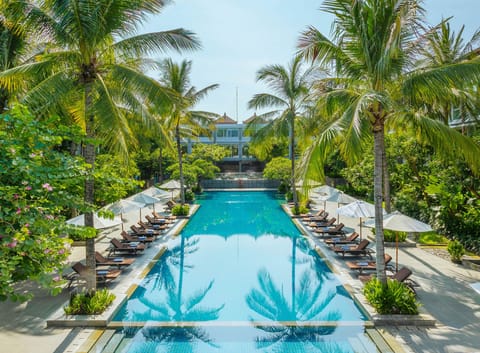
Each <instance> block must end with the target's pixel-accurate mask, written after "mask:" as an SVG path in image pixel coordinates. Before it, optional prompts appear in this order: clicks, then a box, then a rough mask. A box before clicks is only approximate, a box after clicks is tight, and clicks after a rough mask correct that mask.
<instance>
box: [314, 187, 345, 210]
mask: <svg viewBox="0 0 480 353" xmlns="http://www.w3.org/2000/svg"><path fill="white" fill-rule="evenodd" d="M310 192H311V193H312V198H315V199H318V200H320V201H323V209H325V208H326V207H327V199H328V198H329V197H332V196H333V195H337V194H338V193H340V192H341V191H340V190H338V189H336V188H334V187H331V186H329V185H322V186H318V187H316V188H313V189H312V190H310Z"/></svg>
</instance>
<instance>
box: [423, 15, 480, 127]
mask: <svg viewBox="0 0 480 353" xmlns="http://www.w3.org/2000/svg"><path fill="white" fill-rule="evenodd" d="M464 29H465V26H462V27H461V28H460V30H459V32H458V33H455V31H453V30H452V29H451V28H450V22H449V20H446V21H442V22H441V23H440V24H439V25H438V26H435V27H434V28H433V29H432V30H431V31H430V32H429V33H427V35H426V36H425V38H424V45H423V46H422V47H421V50H420V55H421V58H420V60H419V61H418V63H417V66H419V67H422V68H429V67H438V66H445V65H451V64H456V63H461V62H464V61H468V60H471V59H474V58H475V57H477V58H478V56H479V55H480V48H479V44H480V30H478V29H477V30H476V31H475V33H473V35H472V37H471V38H470V39H469V40H468V41H466V42H465V41H464V39H463V32H464ZM452 103H453V104H455V109H454V105H453V104H452ZM431 110H432V111H434V112H438V118H439V119H440V120H442V121H443V122H444V124H446V125H448V124H449V123H450V119H451V118H453V116H452V115H453V113H454V110H458V111H459V114H460V116H461V119H462V121H465V118H466V117H468V116H470V117H472V118H473V119H476V117H477V116H478V84H476V85H474V86H473V87H467V88H466V90H464V91H461V92H458V93H457V99H456V101H455V102H441V104H437V105H433V106H432V107H431ZM462 132H464V131H463V127H462Z"/></svg>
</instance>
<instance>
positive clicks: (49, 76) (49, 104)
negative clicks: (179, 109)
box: [0, 0, 199, 289]
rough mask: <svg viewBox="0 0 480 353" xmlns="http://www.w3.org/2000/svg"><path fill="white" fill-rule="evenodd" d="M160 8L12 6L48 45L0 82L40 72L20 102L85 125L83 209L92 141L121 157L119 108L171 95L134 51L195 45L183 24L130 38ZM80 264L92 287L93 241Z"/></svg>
mask: <svg viewBox="0 0 480 353" xmlns="http://www.w3.org/2000/svg"><path fill="white" fill-rule="evenodd" d="M20 3H26V4H27V3H28V2H20ZM164 5H165V1H162V0H148V1H147V0H140V1H139V0H135V1H134V0H126V1H121V2H120V1H114V2H112V1H107V0H71V1H32V2H30V4H28V6H25V7H19V8H18V9H19V11H26V12H25V13H23V18H29V19H30V21H31V23H32V25H34V26H37V28H38V29H39V31H40V30H41V32H42V33H48V35H49V40H50V41H51V43H52V46H53V48H54V49H53V50H51V51H45V53H44V54H43V55H41V56H39V57H38V58H37V60H36V61H35V62H34V63H29V64H25V65H20V66H17V67H15V68H13V69H10V70H7V71H4V72H3V73H2V74H1V75H0V82H1V83H2V84H3V85H5V86H6V87H15V85H16V84H18V82H21V81H22V79H23V78H24V77H29V76H33V77H38V76H39V73H41V74H42V77H43V79H41V80H40V81H38V82H37V84H36V85H35V86H34V87H31V88H30V89H29V91H28V92H27V93H26V95H25V96H24V98H23V100H24V102H25V103H26V104H28V105H29V106H30V107H32V109H33V110H34V111H35V112H39V113H40V112H42V113H43V114H50V113H58V110H59V109H61V108H63V109H64V110H66V111H68V112H69V113H70V114H71V115H72V116H73V117H74V119H75V121H76V122H77V123H78V124H79V125H80V126H82V127H83V128H84V129H85V132H86V137H87V143H86V144H85V145H84V146H83V150H82V154H83V157H84V158H85V161H86V163H88V164H89V165H90V169H91V171H90V173H89V175H88V176H87V177H86V180H85V203H86V204H87V205H88V206H89V207H92V208H93V204H94V180H93V169H94V165H95V154H96V151H95V145H96V139H100V141H101V143H102V144H103V145H105V146H108V147H110V148H111V149H112V150H114V151H117V152H123V153H124V154H125V155H126V154H127V151H128V146H129V141H131V140H133V138H132V134H131V130H130V127H129V123H128V120H127V114H126V112H132V111H135V110H139V107H140V106H141V104H142V102H143V101H150V102H151V101H165V100H171V99H173V97H174V95H173V94H172V93H171V92H170V91H169V90H168V89H165V88H164V87H162V86H161V85H160V84H159V83H158V82H156V81H155V80H153V79H152V78H150V77H148V76H146V75H145V74H144V73H143V72H142V71H141V69H142V68H144V67H145V65H146V61H145V60H143V59H142V58H141V56H142V55H146V54H149V53H152V52H158V51H160V52H161V51H164V50H166V49H175V50H178V51H180V50H182V49H195V48H198V47H199V44H198V42H197V40H196V39H195V37H194V36H193V35H192V33H190V32H188V31H185V30H183V29H176V30H172V31H165V32H155V33H148V34H141V35H135V36H132V34H133V33H134V31H135V28H136V27H137V26H138V25H139V24H141V21H142V20H143V19H144V18H145V16H147V15H149V14H155V13H159V12H160V11H161V10H162V8H163V7H164ZM119 38H121V39H119ZM85 225H87V226H93V213H92V212H87V213H86V214H85ZM86 264H87V266H88V268H89V275H88V278H87V288H88V289H95V288H96V281H95V242H94V239H88V240H87V242H86Z"/></svg>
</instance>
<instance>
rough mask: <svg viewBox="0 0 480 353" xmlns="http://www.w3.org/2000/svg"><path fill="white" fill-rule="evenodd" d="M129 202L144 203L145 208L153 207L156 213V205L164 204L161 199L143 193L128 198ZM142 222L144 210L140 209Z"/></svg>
mask: <svg viewBox="0 0 480 353" xmlns="http://www.w3.org/2000/svg"><path fill="white" fill-rule="evenodd" d="M167 195H168V193H167ZM127 200H132V201H135V202H139V203H143V204H144V205H145V206H146V205H152V206H153V210H154V211H155V204H156V203H159V202H162V200H161V199H159V198H158V197H154V196H150V195H147V194H144V193H143V192H139V193H138V194H135V195H133V196H130V197H128V198H127ZM140 220H142V209H140Z"/></svg>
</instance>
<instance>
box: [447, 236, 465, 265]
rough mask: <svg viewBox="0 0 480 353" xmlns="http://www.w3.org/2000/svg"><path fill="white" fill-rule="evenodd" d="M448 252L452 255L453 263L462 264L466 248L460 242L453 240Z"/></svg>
mask: <svg viewBox="0 0 480 353" xmlns="http://www.w3.org/2000/svg"><path fill="white" fill-rule="evenodd" d="M447 251H448V253H449V254H450V259H451V260H452V261H453V262H460V261H461V260H462V256H463V255H465V248H464V247H463V245H462V244H461V243H460V242H459V241H458V240H452V241H451V242H449V243H448V245H447Z"/></svg>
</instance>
